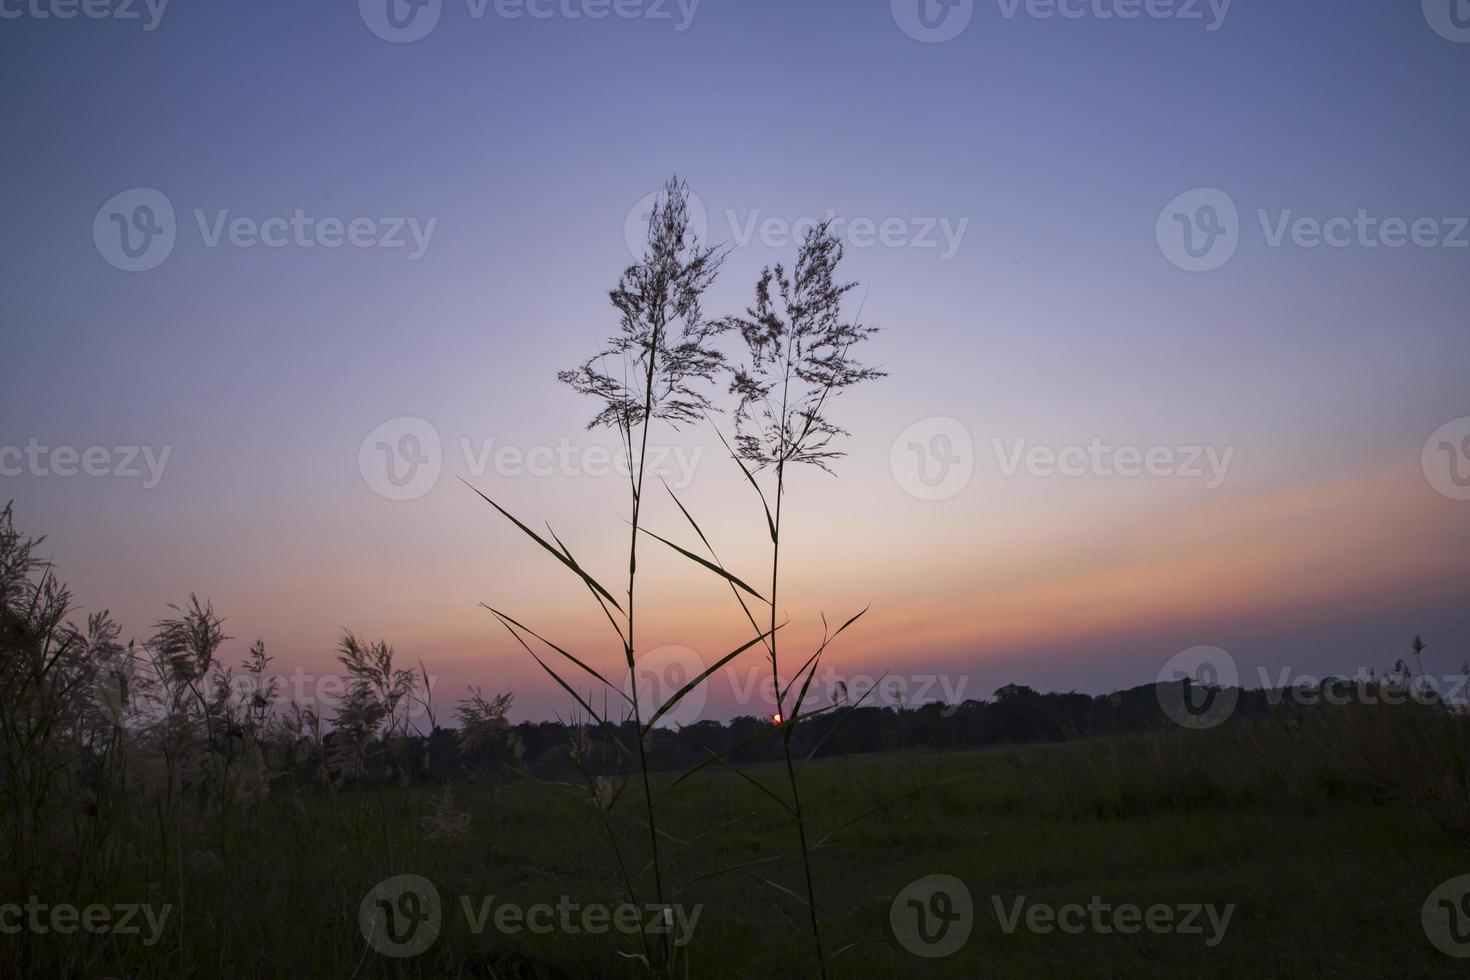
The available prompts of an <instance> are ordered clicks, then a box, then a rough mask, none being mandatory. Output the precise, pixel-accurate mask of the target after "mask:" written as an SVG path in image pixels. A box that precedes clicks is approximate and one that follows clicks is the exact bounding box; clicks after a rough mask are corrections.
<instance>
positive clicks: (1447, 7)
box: [1423, 0, 1470, 44]
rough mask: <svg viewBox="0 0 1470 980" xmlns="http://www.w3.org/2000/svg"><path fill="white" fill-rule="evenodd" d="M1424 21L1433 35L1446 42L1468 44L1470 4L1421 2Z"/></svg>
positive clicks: (1457, 0) (1462, 0)
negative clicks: (1427, 23) (1432, 29)
mask: <svg viewBox="0 0 1470 980" xmlns="http://www.w3.org/2000/svg"><path fill="white" fill-rule="evenodd" d="M1423 3H1424V19H1425V20H1427V21H1428V22H1429V26H1430V27H1432V28H1434V33H1436V34H1438V35H1439V36H1440V37H1442V38H1444V39H1445V40H1446V41H1454V42H1456V43H1458V44H1470V2H1467V0H1423Z"/></svg>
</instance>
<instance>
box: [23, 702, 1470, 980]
mask: <svg viewBox="0 0 1470 980" xmlns="http://www.w3.org/2000/svg"><path fill="white" fill-rule="evenodd" d="M1233 740H1234V738H1233V736H1231V735H1228V734H1226V733H1192V732H1185V731H1177V732H1165V733H1159V734H1158V735H1149V736H1140V737H1129V738H1118V739H1107V740H1099V741H1093V742H1081V743H1071V744H1064V745H1056V746H1038V747H1027V748H1019V749H993V750H985V751H976V752H965V753H954V754H933V753H922V752H915V753H903V754H889V755H882V756H867V757H851V758H844V759H831V760H825V761H819V762H812V763H809V764H808V765H807V767H806V768H805V771H804V773H803V779H804V786H809V787H810V791H809V795H810V798H811V800H812V801H813V802H812V805H811V813H810V815H809V816H810V819H811V821H812V825H813V827H814V838H815V839H817V840H821V839H822V838H824V837H827V839H826V841H825V843H823V844H822V845H821V846H819V847H818V848H817V849H816V852H815V854H816V857H815V862H816V869H817V880H818V889H817V891H818V896H819V901H820V903H821V906H822V917H823V926H824V931H825V932H826V933H827V935H828V936H829V937H830V938H829V948H830V949H831V950H841V952H838V953H837V954H836V955H835V956H834V957H833V959H832V972H833V975H835V976H841V977H909V976H943V977H951V976H952V977H992V976H993V977H1078V976H1087V977H1149V976H1157V977H1166V976H1167V977H1181V976H1182V977H1241V976H1280V977H1315V976H1323V977H1325V976H1332V977H1382V976H1424V977H1430V976H1446V977H1448V976H1458V975H1462V974H1463V968H1464V967H1463V963H1462V962H1460V961H1457V960H1453V959H1451V958H1449V957H1447V956H1445V955H1444V954H1443V953H1441V952H1439V951H1438V950H1436V949H1435V948H1434V947H1433V946H1432V945H1431V944H1430V942H1429V941H1428V940H1427V939H1426V937H1425V933H1424V930H1423V927H1422V926H1421V920H1420V909H1421V906H1422V905H1423V903H1424V901H1425V898H1426V897H1427V896H1428V895H1429V893H1430V892H1431V891H1432V890H1433V889H1434V888H1435V886H1436V885H1438V884H1439V883H1440V882H1441V881H1444V880H1445V879H1447V878H1450V877H1453V876H1455V875H1457V874H1460V873H1462V872H1464V871H1465V870H1466V869H1467V866H1470V860H1467V857H1466V854H1465V851H1464V849H1463V848H1462V847H1461V846H1460V845H1459V844H1457V843H1455V842H1454V841H1453V840H1452V839H1451V837H1450V836H1449V835H1447V834H1445V833H1444V832H1443V831H1442V830H1441V829H1440V828H1439V827H1438V826H1436V825H1435V824H1434V823H1432V822H1431V821H1429V820H1428V819H1426V818H1425V817H1424V816H1422V815H1420V814H1419V813H1418V812H1417V811H1416V809H1415V808H1414V807H1412V806H1411V805H1408V804H1407V803H1405V802H1401V801H1394V800H1389V799H1382V798H1377V797H1375V795H1374V794H1372V793H1369V792H1365V791H1363V790H1362V789H1361V788H1360V787H1354V786H1352V785H1347V784H1339V783H1337V782H1336V781H1335V780H1334V779H1333V778H1332V777H1331V775H1330V774H1327V773H1321V774H1317V775H1313V776H1308V777H1304V776H1303V774H1302V773H1301V772H1298V771H1292V769H1291V766H1290V760H1287V759H1281V760H1278V761H1279V762H1280V768H1279V771H1276V772H1271V771H1260V772H1252V771H1250V769H1249V767H1248V766H1243V765H1240V764H1230V765H1227V764H1225V763H1224V762H1223V761H1222V760H1224V759H1226V758H1227V757H1233V758H1238V754H1236V753H1234V751H1233V750H1232V749H1228V748H1227V745H1228V743H1231V742H1232V741H1233ZM752 773H753V775H754V776H755V777H756V778H757V779H761V780H764V781H767V782H768V783H769V784H770V785H771V786H772V787H777V786H778V785H779V783H780V779H781V778H782V777H783V775H784V773H783V771H781V770H779V769H778V768H777V767H769V768H762V767H757V768H755V769H754V770H752ZM896 798H897V800H896V802H891V801H895V799H896ZM440 799H441V797H440V795H439V793H438V792H437V791H434V790H431V789H429V788H424V787H417V788H410V787H381V788H375V787H367V788H364V789H361V790H351V791H343V792H338V793H336V794H328V793H325V792H321V791H315V790H313V791H310V792H306V793H303V794H300V795H293V794H281V795H273V796H272V798H271V799H270V800H268V801H267V802H265V803H264V804H263V805H261V807H260V808H259V809H258V810H257V811H255V812H254V813H253V815H251V816H250V817H249V819H239V820H236V821H234V822H232V823H225V822H221V823H219V824H213V825H210V826H199V827H194V828H189V829H188V830H187V832H186V833H185V835H184V839H180V838H178V837H177V836H175V837H173V838H171V839H172V841H173V843H172V844H171V845H163V844H161V843H160V840H161V838H160V836H159V835H158V834H156V833H150V832H149V828H147V827H138V828H135V832H133V833H125V834H121V835H118V834H113V835H111V836H113V837H117V838H119V839H121V840H124V841H127V842H129V843H127V844H126V845H121V849H120V851H119V853H117V854H115V855H113V856H112V857H113V858H114V860H110V861H108V862H106V864H107V866H108V867H110V868H111V869H113V870H112V871H111V872H110V873H109V875H108V876H107V877H101V878H96V879H94V880H90V881H86V882H85V883H83V879H82V878H81V877H79V878H78V883H79V887H80V888H82V891H81V892H79V893H75V894H67V895H61V896H47V897H49V898H50V899H51V901H53V902H54V901H63V900H64V901H71V902H75V903H76V904H78V905H80V906H85V905H86V904H88V903H90V902H93V901H99V902H104V903H117V902H123V901H149V902H153V903H170V904H172V905H173V906H175V910H174V912H173V916H172V918H171V919H170V920H167V921H166V922H165V925H164V928H163V930H162V935H161V939H160V940H159V941H158V942H156V943H155V944H153V945H151V946H150V945H145V944H144V942H143V940H142V938H140V937H118V936H92V935H85V934H83V933H80V932H79V933H77V934H73V935H69V936H61V935H56V934H54V933H49V934H45V935H34V934H23V935H21V936H19V937H15V936H6V937H4V940H5V941H6V942H11V943H19V945H18V946H16V947H14V949H13V953H14V952H15V951H17V950H18V951H19V960H18V962H19V964H20V969H19V972H18V973H15V972H14V964H15V963H16V962H17V961H16V960H14V959H12V960H11V961H10V962H11V963H12V973H13V975H19V976H61V975H66V976H90V977H104V976H117V977H211V978H247V977H248V978H263V977H293V978H295V977H308V976H311V977H316V976H320V977H438V976H450V977H563V976H564V977H597V976H646V975H647V970H646V968H645V967H644V966H643V965H642V964H641V963H640V962H638V961H637V960H636V959H630V958H628V957H627V956H625V955H620V954H635V953H637V952H638V951H639V940H638V937H637V936H636V935H632V936H628V935H621V934H617V933H615V932H608V933H606V934H603V935H589V934H587V933H586V932H584V931H582V930H580V929H578V930H576V931H575V932H573V933H569V932H568V931H567V930H565V929H562V928H553V929H551V930H550V931H549V932H546V933H536V934H533V933H531V932H530V931H529V930H528V929H526V928H521V929H519V930H518V931H515V932H513V933H510V932H506V931H501V930H498V929H497V928H496V927H495V925H494V922H493V917H492V919H491V920H490V921H489V922H488V923H487V925H486V926H485V928H484V929H483V930H482V931H480V932H478V933H477V932H475V931H474V930H473V929H472V928H471V925H470V919H471V918H472V917H473V916H471V915H467V914H466V910H465V905H464V901H463V900H464V899H467V900H468V905H469V908H470V910H472V911H475V910H480V909H482V908H483V903H484V901H485V900H486V899H487V898H489V897H491V896H493V897H494V899H493V904H492V906H491V908H498V907H499V906H500V905H501V904H503V903H513V904H515V905H517V906H520V907H521V908H523V909H524V908H528V907H530V906H532V905H534V904H536V903H546V904H548V905H552V906H555V905H556V904H557V903H558V902H561V903H563V904H564V905H565V904H567V903H576V904H577V906H578V907H579V908H580V907H585V906H587V905H590V904H593V903H606V904H607V905H609V906H616V905H618V904H619V903H622V902H625V901H626V900H627V896H626V893H625V892H624V891H623V889H622V886H621V880H622V879H621V877H620V875H619V873H618V870H617V867H616V863H615V858H614V856H613V852H612V849H611V848H609V847H608V838H607V835H606V831H605V829H604V825H603V822H602V811H601V810H600V809H599V808H598V807H597V806H596V804H595V803H594V802H593V801H592V800H591V799H590V798H589V794H588V793H587V791H586V790H585V789H584V788H580V787H575V786H570V785H566V786H563V785H558V784H546V783H540V782H535V781H530V780H515V779H512V780H510V781H507V782H503V783H490V782H480V783H475V784H470V785H461V786H459V787H458V788H457V790H456V794H455V802H454V808H455V809H456V810H457V811H458V812H460V813H461V814H462V815H463V816H467V817H468V821H469V823H468V826H467V827H464V826H462V827H461V828H460V830H461V831H462V833H461V834H460V835H459V836H457V837H454V838H453V839H442V835H440V836H436V834H435V832H434V831H433V830H432V827H433V825H434V817H433V814H434V813H435V808H436V804H437V803H438V802H439V801H440ZM624 809H626V811H627V812H628V813H629V814H632V813H636V809H635V808H631V807H627V808H624V807H623V806H621V805H620V806H618V807H617V808H615V810H614V815H613V825H614V826H615V827H616V826H617V824H618V822H619V821H621V820H627V821H629V822H630V823H631V822H632V820H633V817H631V816H628V817H619V816H618V815H617V814H618V812H620V811H623V810H624ZM663 812H664V813H665V814H666V816H665V821H666V822H665V825H664V830H665V832H666V834H667V836H666V838H665V839H666V840H667V841H668V843H669V847H668V849H667V853H666V855H665V861H666V864H667V867H668V877H669V879H670V880H672V881H674V882H675V883H676V884H678V885H680V886H681V890H680V891H679V893H678V894H677V895H676V896H674V898H673V901H675V902H676V903H678V904H679V905H680V906H681V907H683V908H684V909H687V910H690V911H691V912H692V910H693V909H694V908H695V907H698V908H699V912H698V918H697V920H696V922H695V925H694V928H693V931H692V933H691V934H690V941H689V943H688V944H687V946H684V947H681V953H680V956H681V962H680V964H679V970H678V972H679V973H680V974H686V975H688V976H690V977H722V976H723V977H804V976H809V975H811V973H812V969H811V964H810V944H809V938H810V937H809V936H808V935H807V934H806V933H805V931H804V916H805V914H806V913H805V908H804V906H803V905H802V900H801V898H800V896H801V895H802V889H801V887H800V885H799V866H798V862H796V861H794V859H793V854H792V847H793V845H792V842H791V841H789V840H787V838H788V837H789V836H790V834H789V830H790V825H789V823H788V822H787V821H786V820H785V819H784V816H783V815H782V814H781V812H780V811H779V810H778V809H777V808H776V807H775V806H774V805H773V804H772V803H770V802H769V801H768V800H767V799H766V798H765V797H764V796H763V795H762V794H761V793H759V792H756V791H755V790H754V789H753V788H752V787H751V786H749V785H748V784H747V783H746V782H745V780H744V779H743V778H742V777H740V776H738V775H736V774H734V773H733V772H731V771H728V770H718V769H716V770H707V771H705V772H704V773H701V774H700V775H699V776H696V777H695V778H693V779H691V780H689V781H687V782H685V783H684V784H682V785H680V786H679V787H677V788H676V789H675V790H674V791H673V793H672V795H671V796H670V797H669V799H668V803H667V804H666V809H665V810H664V811H663ZM462 818H463V817H462ZM462 818H461V819H462ZM859 818H860V819H859ZM131 819H146V816H144V815H140V814H137V813H135V814H134V815H133V817H132V818H131ZM854 820H856V822H852V821H854ZM84 825H85V824H84ZM627 829H628V831H629V832H628V833H627V834H626V835H623V834H621V833H620V834H619V837H624V836H625V837H626V840H628V841H632V840H636V839H637V837H638V835H637V830H638V829H639V828H638V827H637V826H636V825H635V826H631V827H629V828H627ZM828 835H830V836H828ZM451 836H452V835H451ZM148 841H152V842H153V843H152V844H147V843H144V842H148ZM84 844H85V842H83V845H84ZM112 846H119V845H112ZM164 847H169V848H171V849H172V850H173V851H174V853H172V854H171V855H168V856H166V855H165V854H164V853H163V852H162V849H163V848H164ZM622 853H623V855H624V857H625V858H626V859H628V860H629V861H630V862H631V863H632V864H633V865H634V866H635V867H636V866H637V865H638V863H639V862H640V861H641V860H643V858H642V856H641V855H640V854H637V853H634V852H631V851H630V848H629V845H627V844H626V842H625V843H624V846H623V851H622ZM101 863H102V862H100V861H99V865H100V864H101ZM741 866H743V867H742V870H738V871H732V872H728V873H723V874H715V872H719V871H720V870H721V869H728V868H733V867H741ZM401 874H414V875H421V876H423V877H424V878H427V879H428V880H430V881H431V882H432V883H433V885H434V887H435V889H436V890H437V892H438V894H439V896H440V899H441V903H442V917H441V923H442V925H441V926H440V928H439V930H438V934H437V936H436V937H435V938H434V941H433V942H432V945H430V946H429V947H428V948H427V949H426V950H425V951H424V952H423V953H422V954H420V955H417V956H413V957H408V958H394V957H389V956H384V955H381V954H380V953H379V952H377V951H375V950H373V949H372V948H370V947H369V945H368V943H367V942H366V940H365V939H364V934H363V931H362V929H361V927H360V922H359V915H358V913H359V906H360V904H361V903H362V901H363V899H364V896H366V895H367V894H368V893H369V891H370V890H371V889H372V888H373V887H374V885H375V884H377V883H378V882H379V881H381V880H382V879H385V878H388V877H390V876H394V875H401ZM930 874H947V875H952V876H955V877H957V878H959V879H960V880H961V881H963V882H964V884H965V886H966V888H967V889H968V891H969V893H970V895H971V897H972V900H973V907H974V928H973V933H972V934H971V935H970V937H969V939H968V941H967V942H966V943H965V944H964V945H963V947H962V948H961V949H960V950H959V951H958V952H956V953H954V954H953V955H950V956H947V957H945V958H942V959H925V958H920V957H918V956H916V955H914V954H913V953H911V952H909V951H908V950H907V949H905V948H904V947H903V946H902V945H901V944H900V943H899V942H898V941H896V940H895V938H894V934H893V931H892V928H891V926H890V921H889V912H890V905H891V904H892V902H893V899H894V897H895V896H896V895H898V894H899V892H900V891H901V890H903V889H904V888H905V886H906V885H908V884H909V883H910V882H912V881H914V880H915V879H918V878H922V877H924V876H926V875H930ZM703 876H709V877H703ZM1022 896H1024V897H1025V902H1026V904H1027V906H1029V905H1031V904H1034V903H1044V904H1047V905H1051V906H1062V905H1065V904H1067V903H1080V904H1082V905H1084V906H1085V905H1087V904H1088V903H1089V902H1093V901H1094V896H1097V897H1098V898H1099V899H1100V900H1101V901H1102V902H1105V903H1108V905H1110V906H1119V905H1123V904H1125V903H1132V904H1135V905H1138V906H1140V907H1144V908H1146V907H1148V906H1151V905H1157V904H1163V905H1167V906H1171V907H1183V906H1187V905H1190V904H1198V905H1214V906H1216V907H1217V909H1223V908H1224V907H1225V906H1227V905H1229V906H1233V910H1232V911H1231V913H1230V918H1229V919H1228V925H1227V927H1226V928H1225V930H1224V933H1223V936H1220V937H1215V936H1213V935H1212V933H1213V930H1212V929H1211V928H1210V927H1209V926H1208V925H1207V924H1206V925H1205V927H1204V930H1203V932H1202V934H1189V935H1183V934H1177V933H1164V934H1151V933H1150V932H1148V931H1147V930H1143V931H1140V932H1138V933H1137V934H1133V935H1124V934H1120V933H1118V932H1116V931H1115V932H1109V933H1106V934H1104V933H1100V932H1098V931H1096V930H1094V929H1092V928H1088V929H1085V930H1083V931H1082V932H1081V933H1080V934H1068V933H1064V932H1062V931H1059V930H1058V931H1052V932H1050V933H1045V934H1042V933H1037V932H1033V931H1031V930H1028V929H1027V928H1026V926H1025V923H1024V920H1023V921H1022V923H1021V925H1020V927H1019V928H1017V929H1015V930H1014V931H1013V932H1011V933H1007V932H1006V931H1004V930H1003V929H1002V927H1001V924H1000V923H1001V916H1000V915H998V913H997V910H996V907H995V901H996V899H999V900H1000V903H1001V907H1002V908H1003V909H1004V910H1005V911H1006V915H1010V913H1011V910H1012V909H1013V908H1014V906H1015V903H1016V901H1017V900H1018V899H1020V898H1021V897H1022ZM640 898H643V896H640ZM572 921H580V920H579V919H577V917H576V915H575V914H573V915H572ZM1104 921H1112V920H1108V919H1105V920H1104ZM1200 921H1201V923H1205V921H1206V920H1204V919H1203V918H1201V920H1200ZM1212 941H1213V942H1214V944H1213V945H1209V944H1208V943H1209V942H1212ZM684 957H687V959H683V958H684ZM28 963H29V964H30V966H29V968H28V967H27V964H28Z"/></svg>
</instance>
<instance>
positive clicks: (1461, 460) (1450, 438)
mask: <svg viewBox="0 0 1470 980" xmlns="http://www.w3.org/2000/svg"><path fill="white" fill-rule="evenodd" d="M1422 463H1423V466H1424V477H1425V479H1427V480H1428V481H1429V485H1430V486H1431V487H1433V488H1434V489H1435V491H1436V492H1438V493H1439V494H1440V495H1441V496H1444V497H1448V498H1449V499H1450V500H1470V416H1465V417H1464V418H1458V419H1452V420H1451V421H1449V422H1446V423H1445V424H1444V425H1442V426H1440V427H1439V428H1438V429H1436V430H1434V434H1433V435H1431V436H1430V437H1429V439H1428V440H1427V441H1426V442H1425V443H1424V453H1423V456H1422Z"/></svg>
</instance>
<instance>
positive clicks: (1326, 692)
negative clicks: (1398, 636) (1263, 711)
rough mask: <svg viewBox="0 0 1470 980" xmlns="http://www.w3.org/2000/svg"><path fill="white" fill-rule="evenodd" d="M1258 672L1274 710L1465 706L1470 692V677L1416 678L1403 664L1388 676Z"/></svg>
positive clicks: (1286, 669)
mask: <svg viewBox="0 0 1470 980" xmlns="http://www.w3.org/2000/svg"><path fill="white" fill-rule="evenodd" d="M1256 672H1257V674H1258V675H1259V680H1260V685H1261V690H1262V692H1263V693H1264V694H1265V697H1266V703H1267V704H1270V705H1271V706H1272V707H1277V706H1280V705H1282V704H1287V703H1290V704H1293V705H1296V706H1298V707H1303V708H1311V707H1315V706H1317V705H1332V706H1337V707H1341V706H1343V705H1347V704H1363V705H1377V704H1389V705H1393V704H1411V703H1412V704H1422V705H1431V704H1455V705H1464V704H1465V701H1466V698H1465V693H1466V691H1467V690H1470V675H1466V674H1445V675H1442V676H1435V675H1430V674H1415V673H1411V672H1410V671H1409V669H1408V667H1407V666H1403V665H1402V664H1401V665H1400V669H1398V670H1396V671H1393V672H1389V673H1386V674H1378V673H1375V672H1374V671H1371V670H1369V669H1368V668H1367V667H1359V668H1358V669H1357V671H1356V672H1355V673H1354V674H1352V675H1351V676H1347V677H1344V676H1340V675H1338V676H1332V677H1317V676H1316V675H1313V674H1293V673H1292V669H1291V668H1290V667H1282V668H1279V669H1278V670H1277V671H1276V672H1275V675H1274V676H1273V675H1272V673H1271V671H1270V670H1268V669H1267V668H1265V667H1257V668H1256Z"/></svg>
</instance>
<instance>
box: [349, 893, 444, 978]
mask: <svg viewBox="0 0 1470 980" xmlns="http://www.w3.org/2000/svg"><path fill="white" fill-rule="evenodd" d="M357 923H358V926H359V927H360V928H361V929H362V937H363V938H364V939H366V940H367V943H368V945H369V946H371V947H372V948H373V949H375V950H377V951H378V952H379V953H382V954H383V955H384V956H391V957H393V958H394V959H407V958H408V957H411V956H418V955H419V954H420V953H423V952H424V951H425V950H427V949H428V948H429V947H430V946H432V945H434V940H436V939H438V938H439V931H440V929H441V928H442V927H443V925H444V907H443V905H442V904H441V903H440V901H439V889H437V888H435V887H434V883H433V882H432V881H430V880H429V879H427V878H424V877H422V876H420V875H394V876H393V877H391V878H385V879H383V880H382V881H380V882H378V883H377V884H376V885H374V886H373V887H372V889H371V890H370V891H369V892H368V893H367V894H366V895H364V896H363V898H362V902H361V903H360V904H359V905H358V909H357Z"/></svg>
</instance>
